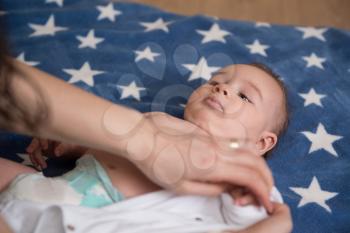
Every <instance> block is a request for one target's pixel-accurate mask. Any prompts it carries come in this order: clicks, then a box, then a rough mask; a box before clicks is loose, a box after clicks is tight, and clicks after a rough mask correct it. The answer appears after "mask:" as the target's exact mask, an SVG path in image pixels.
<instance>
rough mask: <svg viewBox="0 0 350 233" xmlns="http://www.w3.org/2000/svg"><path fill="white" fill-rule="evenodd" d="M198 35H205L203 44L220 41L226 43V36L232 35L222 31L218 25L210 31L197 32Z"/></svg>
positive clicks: (213, 26)
mask: <svg viewBox="0 0 350 233" xmlns="http://www.w3.org/2000/svg"><path fill="white" fill-rule="evenodd" d="M196 31H197V33H199V34H201V35H203V36H204V37H203V39H202V44H205V43H208V42H210V41H219V42H222V43H226V40H225V38H224V37H225V36H227V35H230V34H231V33H230V32H228V31H225V30H221V29H220V27H219V25H218V24H217V23H214V24H213V25H212V26H211V28H210V29H209V30H208V31H204V30H196Z"/></svg>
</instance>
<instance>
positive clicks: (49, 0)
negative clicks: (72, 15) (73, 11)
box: [45, 0, 63, 7]
mask: <svg viewBox="0 0 350 233" xmlns="http://www.w3.org/2000/svg"><path fill="white" fill-rule="evenodd" d="M52 2H54V3H56V4H57V5H58V6H60V7H62V6H63V0H46V1H45V3H52Z"/></svg>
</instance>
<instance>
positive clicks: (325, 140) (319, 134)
mask: <svg viewBox="0 0 350 233" xmlns="http://www.w3.org/2000/svg"><path fill="white" fill-rule="evenodd" d="M301 133H302V134H304V135H305V136H306V137H307V139H309V141H310V142H311V147H310V149H309V154H310V153H312V152H314V151H317V150H320V149H324V150H326V151H328V152H329V153H331V154H332V155H334V156H335V157H338V154H337V152H336V151H335V150H334V148H333V145H332V144H333V142H335V141H337V140H339V139H341V138H343V137H342V136H339V135H333V134H329V133H327V131H326V129H325V128H324V126H323V124H322V123H319V124H318V126H317V130H316V133H312V132H309V131H304V132H301Z"/></svg>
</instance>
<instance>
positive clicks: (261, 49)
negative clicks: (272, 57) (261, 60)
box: [246, 39, 270, 57]
mask: <svg viewBox="0 0 350 233" xmlns="http://www.w3.org/2000/svg"><path fill="white" fill-rule="evenodd" d="M246 47H247V48H248V49H249V50H250V53H251V54H260V55H262V56H264V57H267V54H266V51H265V50H266V49H268V48H269V47H270V46H268V45H264V44H261V43H260V41H259V40H257V39H256V40H254V42H253V43H252V44H247V45H246Z"/></svg>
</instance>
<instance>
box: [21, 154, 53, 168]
mask: <svg viewBox="0 0 350 233" xmlns="http://www.w3.org/2000/svg"><path fill="white" fill-rule="evenodd" d="M17 156H18V157H20V158H21V159H23V161H22V162H21V164H23V165H25V166H33V163H32V161H31V160H30V158H29V155H28V154H22V153H17ZM43 157H44V160H46V159H47V157H46V158H45V156H43Z"/></svg>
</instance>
